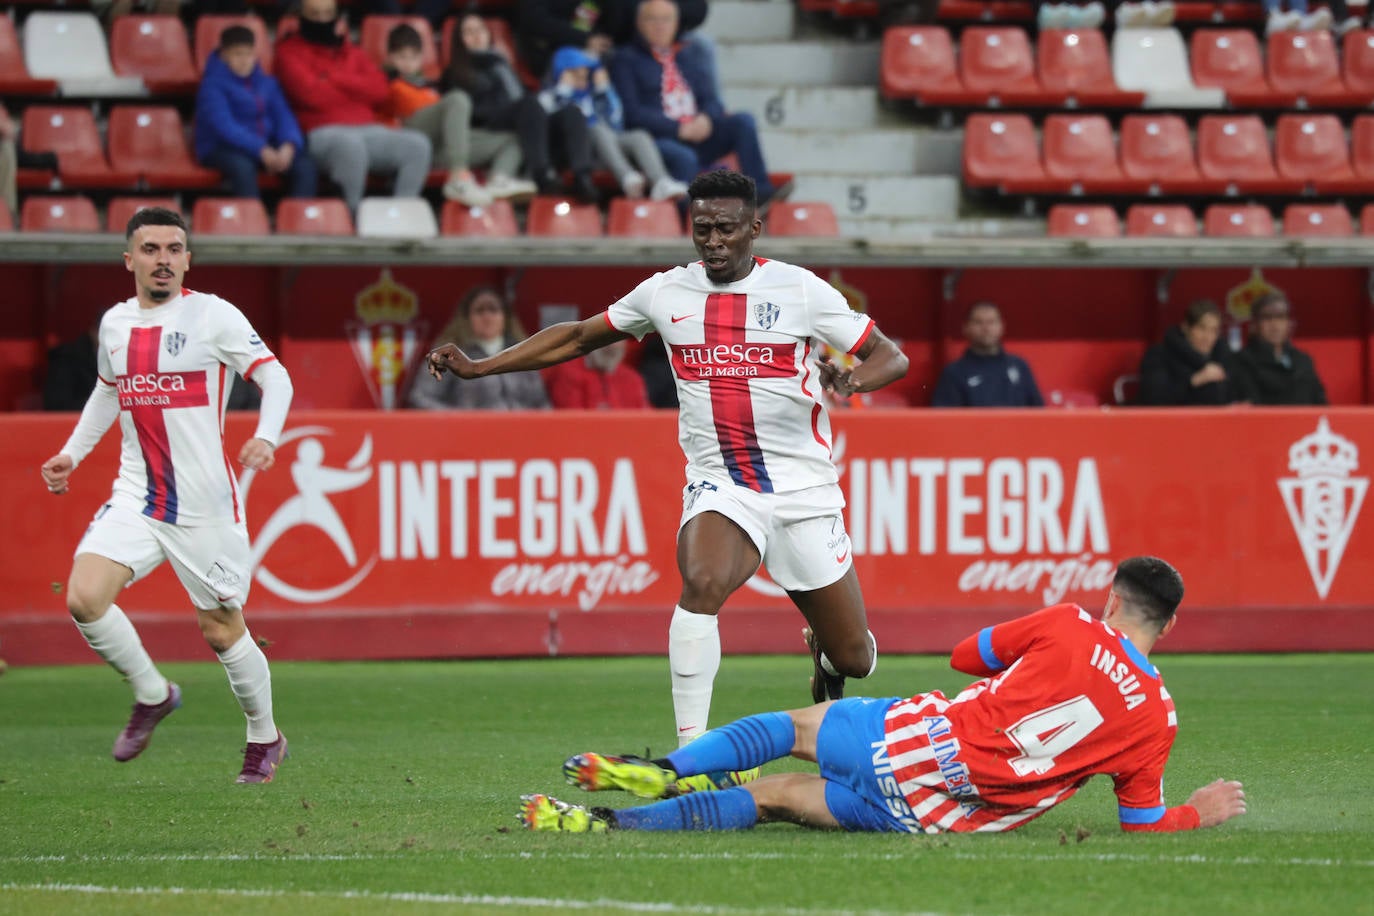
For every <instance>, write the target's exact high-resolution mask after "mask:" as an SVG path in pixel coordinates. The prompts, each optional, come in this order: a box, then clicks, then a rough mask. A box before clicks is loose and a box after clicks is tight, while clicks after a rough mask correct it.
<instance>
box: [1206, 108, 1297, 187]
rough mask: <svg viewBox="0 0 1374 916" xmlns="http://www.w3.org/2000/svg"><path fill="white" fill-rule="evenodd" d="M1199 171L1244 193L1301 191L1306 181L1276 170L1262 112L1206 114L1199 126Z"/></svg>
mask: <svg viewBox="0 0 1374 916" xmlns="http://www.w3.org/2000/svg"><path fill="white" fill-rule="evenodd" d="M1197 159H1198V170H1199V171H1201V172H1202V176H1203V177H1204V178H1213V179H1221V180H1224V181H1225V182H1226V183H1227V186H1228V190H1229V189H1234V190H1236V191H1238V192H1239V193H1242V194H1297V193H1299V192H1300V191H1302V188H1303V182H1302V181H1301V180H1299V179H1296V178H1284V177H1281V176H1280V175H1279V173H1278V172H1277V171H1275V169H1274V157H1273V156H1271V155H1270V153H1269V135H1268V133H1266V132H1265V129H1264V122H1263V121H1261V120H1260V118H1259V115H1204V116H1203V118H1202V120H1201V121H1200V122H1199V123H1198V129H1197Z"/></svg>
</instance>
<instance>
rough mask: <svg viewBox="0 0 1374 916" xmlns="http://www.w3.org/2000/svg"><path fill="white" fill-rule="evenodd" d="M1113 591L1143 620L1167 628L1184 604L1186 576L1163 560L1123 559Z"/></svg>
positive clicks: (1118, 567) (1114, 580) (1117, 570)
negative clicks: (1170, 620)
mask: <svg viewBox="0 0 1374 916" xmlns="http://www.w3.org/2000/svg"><path fill="white" fill-rule="evenodd" d="M1112 591H1114V592H1116V593H1117V595H1118V596H1120V598H1121V600H1122V601H1123V602H1125V603H1126V604H1127V605H1129V606H1130V607H1131V608H1132V609H1133V610H1134V611H1135V612H1136V613H1137V614H1138V615H1139V616H1140V617H1142V618H1143V619H1145V620H1146V621H1148V622H1149V623H1151V624H1152V625H1154V626H1155V627H1156V628H1158V629H1163V628H1164V625H1165V624H1166V623H1168V622H1169V619H1170V618H1172V617H1173V616H1174V611H1176V610H1178V605H1179V603H1180V602H1181V601H1183V577H1182V576H1180V575H1179V574H1178V570H1176V569H1174V568H1173V567H1172V566H1170V565H1169V564H1168V563H1166V562H1164V561H1163V560H1161V559H1160V558H1159V557H1131V558H1130V559H1128V560H1122V561H1121V564H1120V565H1119V566H1117V568H1116V577H1115V578H1113V579H1112Z"/></svg>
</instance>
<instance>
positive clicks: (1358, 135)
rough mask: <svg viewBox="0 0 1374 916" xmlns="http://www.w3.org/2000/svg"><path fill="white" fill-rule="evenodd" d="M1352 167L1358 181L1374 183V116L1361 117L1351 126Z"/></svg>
mask: <svg viewBox="0 0 1374 916" xmlns="http://www.w3.org/2000/svg"><path fill="white" fill-rule="evenodd" d="M1350 165H1351V167H1352V168H1353V169H1354V170H1355V178H1356V179H1357V180H1359V181H1361V182H1369V181H1374V115H1360V116H1359V117H1358V118H1356V119H1355V120H1354V121H1353V122H1352V123H1351V125H1350Z"/></svg>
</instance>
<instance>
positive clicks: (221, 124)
mask: <svg viewBox="0 0 1374 916" xmlns="http://www.w3.org/2000/svg"><path fill="white" fill-rule="evenodd" d="M253 43H254V39H253V32H252V30H251V29H249V28H247V27H246V26H241V25H232V26H229V27H228V28H227V29H225V30H224V31H223V32H221V33H220V36H219V51H218V52H217V53H215V54H212V55H210V57H209V59H207V60H206V62H205V76H204V77H202V78H201V82H200V91H199V92H198V93H197V94H196V123H195V148H196V158H197V159H199V160H200V161H201V163H202V164H204V165H207V166H209V167H211V168H214V169H219V170H220V172H222V173H223V174H224V177H225V178H226V179H227V180H228V182H229V189H230V193H231V194H233V195H234V196H235V197H257V196H258V170H259V169H263V170H266V171H267V172H270V173H272V174H274V175H281V176H282V178H283V179H284V181H285V183H286V193H287V194H288V196H291V197H314V196H315V192H316V189H317V186H318V183H319V176H318V174H317V172H316V171H315V163H314V161H313V160H312V159H311V158H310V156H309V154H307V153H305V152H304V148H305V139H304V138H303V137H302V136H301V129H300V125H298V124H297V123H296V116H295V115H293V114H292V113H291V108H290V106H288V105H287V104H286V97H285V96H284V95H282V91H281V86H280V85H278V83H277V81H276V80H275V79H273V78H272V77H270V76H268V75H267V74H266V73H264V72H263V71H262V67H260V66H259V65H258V57H257V50H256V49H255V48H254V47H253Z"/></svg>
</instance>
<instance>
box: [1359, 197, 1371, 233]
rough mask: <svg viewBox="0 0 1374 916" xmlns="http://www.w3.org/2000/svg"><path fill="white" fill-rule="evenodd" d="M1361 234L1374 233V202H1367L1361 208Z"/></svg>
mask: <svg viewBox="0 0 1374 916" xmlns="http://www.w3.org/2000/svg"><path fill="white" fill-rule="evenodd" d="M1360 234H1361V235H1374V204H1365V205H1364V208H1363V209H1362V210H1360Z"/></svg>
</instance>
